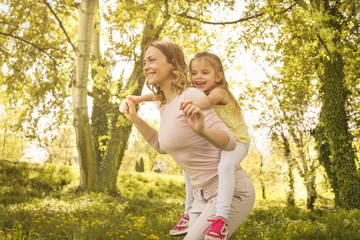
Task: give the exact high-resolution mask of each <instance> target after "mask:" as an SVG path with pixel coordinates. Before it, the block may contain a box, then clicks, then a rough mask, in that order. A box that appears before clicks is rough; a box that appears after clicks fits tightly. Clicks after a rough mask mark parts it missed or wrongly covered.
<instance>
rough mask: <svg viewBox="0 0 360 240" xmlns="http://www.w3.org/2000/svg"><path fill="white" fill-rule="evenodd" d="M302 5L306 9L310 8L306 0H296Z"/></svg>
mask: <svg viewBox="0 0 360 240" xmlns="http://www.w3.org/2000/svg"><path fill="white" fill-rule="evenodd" d="M294 1H295V2H296V3H297V4H298V5H299V6H300V7H302V8H303V9H305V10H308V9H309V6H308V5H307V3H306V2H305V1H304V0H294Z"/></svg>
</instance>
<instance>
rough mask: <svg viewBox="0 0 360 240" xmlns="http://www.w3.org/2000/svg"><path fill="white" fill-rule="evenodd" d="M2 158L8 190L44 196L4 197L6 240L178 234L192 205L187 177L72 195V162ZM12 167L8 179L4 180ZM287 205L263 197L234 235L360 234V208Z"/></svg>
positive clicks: (132, 176) (138, 179)
mask: <svg viewBox="0 0 360 240" xmlns="http://www.w3.org/2000/svg"><path fill="white" fill-rule="evenodd" d="M0 163H1V175H0V176H1V178H0V179H1V181H0V187H1V189H2V191H3V189H5V188H6V186H11V184H14V183H15V185H14V186H15V187H16V188H18V187H20V184H22V185H23V184H24V183H27V182H32V184H33V189H38V192H37V193H35V191H33V190H32V191H23V192H21V191H8V192H4V193H2V194H1V196H3V197H2V199H7V200H6V201H1V203H0V215H1V219H0V239H29V240H30V239H44V240H45V239H99V240H100V239H171V237H170V236H169V235H168V230H169V229H170V228H172V227H173V225H174V223H175V222H176V221H177V219H178V217H179V215H180V213H181V211H182V210H183V208H184V197H185V196H184V194H185V191H184V186H185V185H184V179H183V177H182V176H170V175H166V174H155V173H120V174H119V179H118V186H119V189H120V191H121V196H116V197H112V196H109V195H107V194H104V193H88V192H84V193H79V194H75V193H71V192H69V191H68V190H69V189H72V188H73V187H74V186H75V185H76V184H77V183H76V182H77V181H78V177H79V176H78V172H77V171H74V172H72V173H71V174H69V168H68V167H65V168H64V166H62V167H59V166H57V167H56V169H57V170H56V171H57V172H54V169H55V167H54V165H45V168H44V169H42V167H40V166H39V165H36V164H23V163H21V164H20V163H19V164H10V163H7V162H3V161H1V162H0ZM46 166H48V167H46ZM45 169H46V170H45ZM61 169H62V170H61ZM5 172H6V174H7V175H6V176H8V177H4V175H3V173H5ZM26 172H31V173H32V174H28V173H26ZM50 173H52V174H54V173H55V175H56V176H57V178H59V179H67V180H70V181H71V183H70V182H67V183H66V185H65V186H63V187H60V188H59V187H58V186H59V182H58V181H51V180H50V179H51V178H50ZM14 174H16V175H14ZM40 175H46V177H44V178H42V180H41V181H38V180H36V181H34V179H36V178H37V177H34V176H40ZM69 177H71V178H69ZM14 179H17V180H16V181H14ZM44 181H45V182H47V185H46V186H45V185H44ZM25 185H26V184H25ZM29 185H30V184H28V185H27V186H29ZM49 189H51V190H50V191H49ZM45 190H46V191H45ZM42 191H44V192H42ZM41 192H42V193H41ZM273 195H274V196H276V195H277V193H276V192H275V193H273ZM284 205H285V202H284V201H283V200H281V199H274V200H266V201H264V200H260V199H257V201H256V204H255V208H254V209H253V211H252V212H251V213H250V215H249V217H248V218H247V220H246V221H245V222H244V224H243V225H242V226H241V227H240V228H239V229H238V230H237V231H236V232H235V233H234V235H233V236H232V237H231V238H230V239H231V240H235V239H260V240H262V239H264V240H265V239H289V240H294V239H295V240H296V239H299V240H300V239H335V240H337V239H338V240H340V239H357V238H359V237H360V221H359V219H360V211H359V210H358V209H354V210H350V211H348V210H343V209H336V210H334V209H330V208H328V207H327V206H326V205H323V206H320V207H319V208H317V209H315V210H312V211H309V210H304V209H302V208H299V207H290V208H289V207H285V206H284Z"/></svg>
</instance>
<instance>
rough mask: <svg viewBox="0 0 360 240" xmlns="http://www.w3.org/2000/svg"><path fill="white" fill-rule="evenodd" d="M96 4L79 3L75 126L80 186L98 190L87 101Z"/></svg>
mask: <svg viewBox="0 0 360 240" xmlns="http://www.w3.org/2000/svg"><path fill="white" fill-rule="evenodd" d="M95 4H96V0H83V1H82V2H81V4H80V6H79V16H80V19H79V28H78V43H77V49H76V50H77V51H76V60H75V75H74V79H73V81H72V101H73V114H74V127H75V133H76V145H77V150H78V159H79V165H80V185H79V190H96V182H97V177H96V165H95V164H94V163H95V162H94V148H93V143H92V138H91V130H90V123H89V114H88V104H87V80H88V70H89V52H90V46H91V32H92V26H93V18H94V10H95ZM94 176H95V177H94Z"/></svg>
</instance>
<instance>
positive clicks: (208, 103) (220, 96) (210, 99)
mask: <svg viewBox="0 0 360 240" xmlns="http://www.w3.org/2000/svg"><path fill="white" fill-rule="evenodd" d="M229 102H230V96H229V94H228V93H227V92H226V90H225V89H223V88H219V87H217V88H214V89H213V90H212V91H211V92H210V93H209V95H207V96H205V97H203V98H200V99H199V100H197V101H195V102H193V101H192V100H185V101H183V102H182V103H181V105H180V109H181V110H183V109H185V108H186V106H188V105H189V104H193V105H195V106H196V107H198V108H200V109H203V110H204V109H208V108H211V107H212V106H214V105H216V104H223V105H226V104H228V103H229Z"/></svg>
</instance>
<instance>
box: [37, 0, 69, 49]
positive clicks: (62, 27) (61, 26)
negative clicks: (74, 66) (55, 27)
mask: <svg viewBox="0 0 360 240" xmlns="http://www.w3.org/2000/svg"><path fill="white" fill-rule="evenodd" d="M43 2H44V3H45V4H46V6H47V7H48V8H49V10H50V11H51V13H52V14H53V15H54V17H55V18H56V20H57V21H58V23H59V25H60V28H61V30H62V31H63V32H64V34H65V36H66V39H67V40H68V42H69V43H70V45H71V46H72V48H73V50H74V52H76V47H75V46H74V44H73V43H72V42H71V39H70V37H69V35H68V34H67V32H66V30H65V28H64V25H63V24H62V22H61V20H60V18H59V17H58V16H57V14H56V13H55V12H54V10H53V9H52V7H51V6H50V4H49V3H48V2H47V1H46V0H43Z"/></svg>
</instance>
